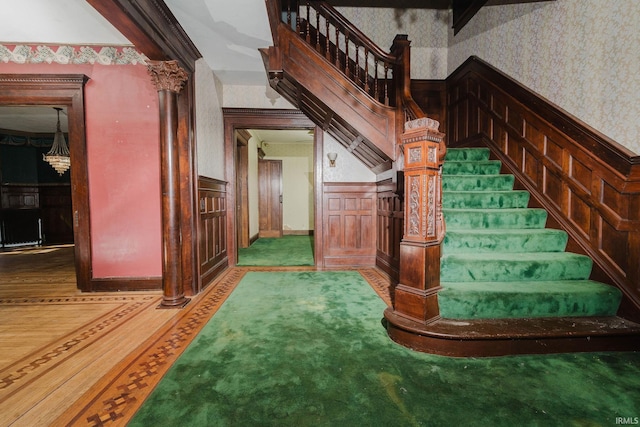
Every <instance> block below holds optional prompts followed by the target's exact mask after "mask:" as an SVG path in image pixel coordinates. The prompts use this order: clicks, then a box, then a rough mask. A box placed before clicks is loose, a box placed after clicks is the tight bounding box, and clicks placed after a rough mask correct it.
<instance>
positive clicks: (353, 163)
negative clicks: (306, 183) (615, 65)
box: [322, 132, 376, 182]
mask: <svg viewBox="0 0 640 427" xmlns="http://www.w3.org/2000/svg"><path fill="white" fill-rule="evenodd" d="M323 149H324V156H322V180H323V181H324V182H375V181H376V175H375V174H374V173H373V172H371V170H369V168H367V167H366V166H365V165H364V163H362V162H361V161H360V160H358V159H357V158H356V157H355V156H354V155H353V154H351V153H350V152H348V151H347V149H346V148H344V146H343V145H342V144H340V143H339V142H338V141H336V140H335V138H333V137H332V136H331V135H329V134H328V133H326V132H325V133H324V147H323ZM327 153H337V154H338V158H337V159H336V165H335V167H330V166H329V159H328V158H327Z"/></svg>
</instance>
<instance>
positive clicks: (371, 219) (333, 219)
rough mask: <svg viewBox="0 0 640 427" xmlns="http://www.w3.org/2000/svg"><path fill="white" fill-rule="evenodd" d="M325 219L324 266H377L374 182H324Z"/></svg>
mask: <svg viewBox="0 0 640 427" xmlns="http://www.w3.org/2000/svg"><path fill="white" fill-rule="evenodd" d="M323 220H324V221H323V222H324V225H325V226H324V239H323V241H324V248H323V265H324V266H325V267H330V266H373V265H375V255H376V237H377V236H376V186H375V184H374V183H325V184H324V191H323Z"/></svg>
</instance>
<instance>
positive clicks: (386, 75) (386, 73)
mask: <svg viewBox="0 0 640 427" xmlns="http://www.w3.org/2000/svg"><path fill="white" fill-rule="evenodd" d="M384 105H389V63H388V62H387V61H385V62H384Z"/></svg>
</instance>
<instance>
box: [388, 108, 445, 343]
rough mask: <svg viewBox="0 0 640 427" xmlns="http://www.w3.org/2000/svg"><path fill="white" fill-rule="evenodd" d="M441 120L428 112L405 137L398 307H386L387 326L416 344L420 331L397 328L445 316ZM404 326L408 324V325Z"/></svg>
mask: <svg viewBox="0 0 640 427" xmlns="http://www.w3.org/2000/svg"><path fill="white" fill-rule="evenodd" d="M438 126H439V123H438V122H436V121H435V120H431V119H428V118H421V119H417V120H412V121H410V122H407V123H406V124H405V128H404V133H403V134H402V137H401V141H402V147H403V154H404V181H405V188H404V235H403V239H402V242H401V243H400V277H399V283H398V284H397V286H396V287H395V288H394V290H393V292H394V295H393V296H394V298H393V307H390V308H389V309H387V311H385V319H386V321H387V331H388V333H389V336H390V337H391V338H392V339H393V340H394V341H397V342H399V343H400V344H403V345H405V346H407V347H412V348H413V347H414V345H413V341H414V340H415V339H416V337H415V336H414V335H418V336H419V335H420V327H418V328H417V329H416V328H413V330H414V332H415V334H414V332H411V333H408V334H397V333H394V331H397V330H398V327H399V325H400V324H403V325H404V324H405V323H406V322H407V321H408V322H411V324H412V325H424V326H425V327H426V326H427V325H428V324H430V323H432V322H435V321H437V320H438V319H440V309H439V307H438V291H439V290H440V289H441V287H440V254H441V243H442V240H443V239H444V230H445V225H444V219H443V216H442V175H441V171H442V164H443V162H444V156H445V153H446V146H445V144H444V134H442V133H440V132H439V131H438ZM403 329H404V327H403Z"/></svg>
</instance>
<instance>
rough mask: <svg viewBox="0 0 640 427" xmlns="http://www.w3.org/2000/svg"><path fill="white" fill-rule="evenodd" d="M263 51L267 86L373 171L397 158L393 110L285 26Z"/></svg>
mask: <svg viewBox="0 0 640 427" xmlns="http://www.w3.org/2000/svg"><path fill="white" fill-rule="evenodd" d="M280 34H281V39H280V43H279V48H278V49H279V50H280V51H279V52H278V51H277V50H276V49H275V48H271V49H269V50H268V51H263V55H264V56H265V64H266V66H267V71H268V73H269V81H270V84H271V86H272V87H273V88H274V89H275V90H276V91H277V92H278V93H280V94H281V95H282V96H284V97H285V98H286V99H287V100H288V101H289V102H291V103H292V104H293V105H295V106H296V107H297V108H299V109H300V110H301V111H303V112H304V113H305V114H307V115H308V116H309V118H310V119H312V120H313V121H314V122H315V123H316V124H317V125H318V126H320V127H321V128H322V129H323V130H325V131H327V132H328V133H329V134H330V135H331V136H333V137H334V138H335V139H336V140H338V141H339V142H340V143H341V144H342V145H343V146H344V147H345V148H346V149H347V150H348V151H349V152H351V153H353V155H354V156H355V157H356V158H358V159H359V160H361V161H362V162H363V163H364V164H365V165H366V166H367V167H369V168H370V169H371V170H372V171H373V172H375V173H380V172H383V171H385V170H388V169H390V168H391V164H392V161H393V160H395V158H396V149H395V147H396V126H397V124H396V111H395V108H393V107H388V106H385V105H382V104H380V103H378V102H376V101H375V100H373V99H372V98H371V97H370V96H369V95H368V94H366V93H365V92H364V91H362V90H361V89H360V88H358V87H357V86H355V85H354V84H353V83H352V82H351V81H350V80H349V79H347V78H346V77H345V76H344V75H343V74H342V73H341V72H340V71H339V70H337V69H336V68H335V67H334V66H333V65H332V64H330V63H328V62H327V61H326V60H325V58H324V57H322V56H321V55H319V54H318V53H317V52H316V51H315V50H314V49H313V48H312V47H311V46H309V45H308V44H306V42H305V41H304V40H302V39H300V38H299V37H297V35H296V34H295V33H294V32H292V31H291V30H289V29H288V28H287V27H286V26H285V27H284V28H282V27H281V30H280Z"/></svg>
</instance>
